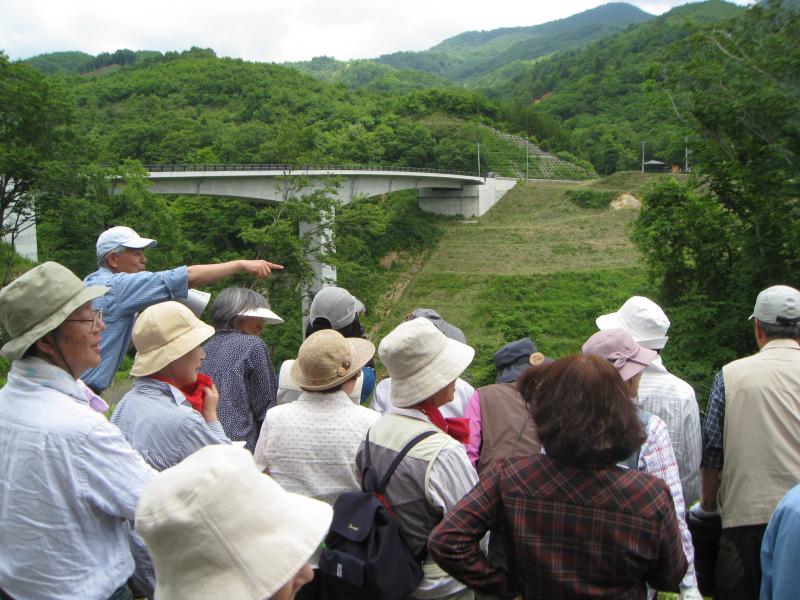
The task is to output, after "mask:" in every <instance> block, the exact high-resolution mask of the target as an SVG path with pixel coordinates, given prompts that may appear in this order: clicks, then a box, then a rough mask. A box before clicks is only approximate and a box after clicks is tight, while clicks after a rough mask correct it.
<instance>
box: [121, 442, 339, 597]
mask: <svg viewBox="0 0 800 600" xmlns="http://www.w3.org/2000/svg"><path fill="white" fill-rule="evenodd" d="M332 516H333V510H332V509H331V507H330V506H329V505H328V504H326V503H325V502H320V501H319V500H313V499H311V498H307V497H305V496H301V495H299V494H292V493H289V492H286V491H285V490H284V489H283V488H282V487H281V486H280V485H278V483H276V482H275V481H274V480H273V479H272V478H270V476H269V475H265V474H263V473H260V472H259V471H258V468H257V467H256V465H255V462H254V460H253V455H252V454H250V453H249V452H248V451H247V450H244V449H242V448H236V447H233V446H229V445H222V444H215V445H211V446H206V447H204V448H201V449H200V450H198V451H197V452H195V453H194V454H192V455H191V456H189V457H188V458H186V459H184V460H183V461H182V462H181V463H179V464H178V465H176V466H174V467H172V468H170V469H166V470H165V471H162V472H161V473H159V474H158V475H156V477H155V478H154V479H153V481H152V482H151V483H150V484H149V485H148V486H147V488H145V490H144V492H143V493H142V496H141V498H140V499H139V504H138V506H137V508H136V530H137V532H138V533H139V534H140V535H141V536H142V538H144V541H145V543H146V544H147V549H148V551H149V552H150V556H151V557H152V559H153V565H154V567H155V572H156V590H155V596H156V598H169V599H170V600H217V599H218V598H225V600H263V599H265V598H270V597H272V595H273V594H275V592H277V591H278V590H279V589H280V588H281V587H282V586H283V585H285V584H286V583H288V582H289V581H290V580H291V579H292V578H293V577H294V576H295V574H296V573H297V572H298V571H299V570H300V569H301V568H302V567H303V565H305V563H306V562H307V561H308V560H309V558H311V556H312V554H313V553H314V552H315V551H316V549H317V548H319V546H320V543H321V542H322V539H323V538H324V537H325V534H326V533H327V531H328V528H329V527H330V523H331V519H332Z"/></svg>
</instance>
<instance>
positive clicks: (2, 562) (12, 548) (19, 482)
mask: <svg viewBox="0 0 800 600" xmlns="http://www.w3.org/2000/svg"><path fill="white" fill-rule="evenodd" d="M0 474H2V475H1V476H0V548H2V550H0V587H2V588H3V590H5V591H6V592H7V593H8V594H10V595H11V596H13V597H14V598H16V599H17V600H40V599H41V600H44V599H52V598H64V599H67V598H70V599H72V598H82V599H86V600H95V599H96V600H105V599H106V598H108V597H109V596H110V595H111V594H112V593H113V592H114V590H116V589H117V588H118V587H120V586H121V585H123V584H124V583H125V581H126V580H127V579H128V577H129V576H130V575H131V573H133V568H134V564H133V559H132V558H131V551H130V549H129V546H128V538H127V535H126V527H125V526H124V525H125V521H124V520H125V519H128V520H133V518H134V514H135V510H136V503H137V502H138V500H139V496H140V495H141V493H142V490H143V489H144V487H145V486H146V485H147V483H148V482H149V481H150V480H151V479H152V477H153V476H154V475H155V471H153V470H152V469H151V468H150V467H148V466H147V465H146V464H145V463H144V461H143V460H142V459H141V457H140V456H139V455H138V454H137V453H136V452H134V450H133V449H132V448H131V447H130V445H129V444H128V443H127V442H126V441H125V439H124V438H123V437H122V434H121V433H120V431H119V429H117V428H116V427H114V426H113V425H111V424H110V423H109V422H108V421H107V420H106V418H105V417H104V416H103V415H102V414H100V413H97V412H95V411H93V410H92V409H91V408H90V407H89V406H88V403H87V400H86V399H85V397H84V395H83V394H82V393H81V391H80V389H79V388H78V386H77V384H76V382H75V380H74V379H73V378H72V377H70V375H69V374H68V373H67V372H66V371H64V370H62V369H59V368H58V367H55V366H53V365H51V364H49V363H47V362H45V361H43V360H40V359H38V358H25V359H21V360H16V361H14V362H13V364H12V366H11V372H10V373H9V375H8V383H7V384H6V385H5V387H3V389H2V390H0Z"/></svg>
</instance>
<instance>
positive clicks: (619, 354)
mask: <svg viewBox="0 0 800 600" xmlns="http://www.w3.org/2000/svg"><path fill="white" fill-rule="evenodd" d="M581 352H582V353H583V354H594V355H595V356H599V357H600V358H604V359H606V360H607V361H608V362H610V363H611V364H612V365H613V366H614V368H615V369H616V370H617V371H619V374H620V376H621V377H622V380H623V381H628V380H629V379H632V378H633V377H635V376H636V375H637V374H638V373H640V372H642V371H644V370H645V368H646V367H647V365H649V364H650V362H651V361H652V360H653V359H654V358H655V357H656V356H658V352H656V351H655V350H650V349H649V348H643V347H642V346H640V345H639V344H637V343H636V341H635V340H634V339H633V336H632V335H631V334H630V333H628V332H627V331H625V330H624V329H604V330H603V331H598V332H597V333H595V334H594V335H593V336H592V337H590V338H589V339H588V340H586V343H585V344H584V345H583V348H581Z"/></svg>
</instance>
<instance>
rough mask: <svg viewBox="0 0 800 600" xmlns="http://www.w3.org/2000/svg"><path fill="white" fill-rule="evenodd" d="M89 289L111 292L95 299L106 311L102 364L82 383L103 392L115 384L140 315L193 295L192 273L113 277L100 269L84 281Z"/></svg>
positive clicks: (182, 269)
mask: <svg viewBox="0 0 800 600" xmlns="http://www.w3.org/2000/svg"><path fill="white" fill-rule="evenodd" d="M83 282H84V284H86V285H104V286H107V287H108V288H109V291H108V293H107V294H106V295H105V296H100V297H99V298H97V299H95V300H94V302H93V306H94V309H95V310H98V309H102V310H103V321H104V322H105V324H106V328H105V330H104V331H103V333H101V334H100V338H101V353H100V354H101V360H100V364H99V365H98V366H97V367H95V368H94V369H89V370H88V371H86V372H85V373H84V374H83V375H82V376H81V379H83V381H84V382H85V383H86V384H87V385H88V386H89V387H91V388H92V389H94V390H98V391H102V390H104V389H106V388H107V387H108V386H109V385H111V382H112V381H113V380H114V373H116V371H117V369H118V368H119V365H120V364H121V363H122V359H123V358H124V357H125V352H127V350H128V345H129V344H130V343H131V336H132V335H133V323H134V321H135V320H136V313H138V312H141V311H143V310H144V309H145V308H147V307H148V306H152V305H153V304H158V303H159V302H166V301H167V300H173V299H175V298H186V296H188V294H189V273H188V271H187V269H186V267H178V268H177V269H170V270H169V271H158V272H156V273H150V272H148V271H142V272H141V273H112V272H111V270H110V269H109V268H108V267H100V268H99V269H98V270H97V271H95V272H94V273H92V274H91V275H89V276H87V277H86V279H84V280H83Z"/></svg>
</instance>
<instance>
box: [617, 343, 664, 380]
mask: <svg viewBox="0 0 800 600" xmlns="http://www.w3.org/2000/svg"><path fill="white" fill-rule="evenodd" d="M656 356H658V352H656V351H655V350H652V349H650V348H645V347H644V346H640V348H639V351H638V352H637V353H636V355H635V356H634V357H633V359H632V360H629V361H628V362H626V363H625V366H624V367H622V368H621V369H620V370H619V374H620V377H622V381H628V380H630V379H633V378H634V377H636V375H638V374H639V373H641V372H642V371H644V370H645V369H646V368H647V367H648V366H649V365H650V363H651V362H653V359H654V358H655V357H656Z"/></svg>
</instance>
